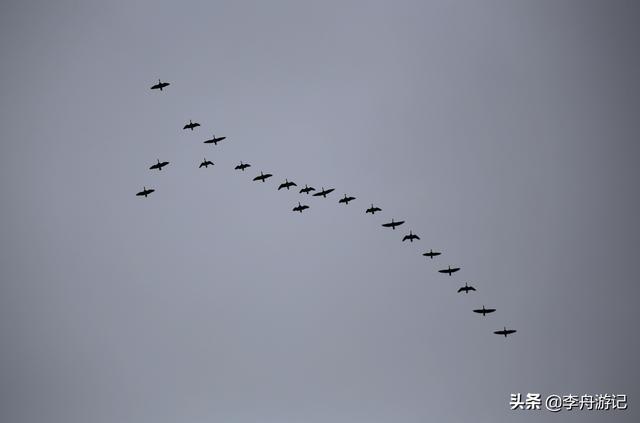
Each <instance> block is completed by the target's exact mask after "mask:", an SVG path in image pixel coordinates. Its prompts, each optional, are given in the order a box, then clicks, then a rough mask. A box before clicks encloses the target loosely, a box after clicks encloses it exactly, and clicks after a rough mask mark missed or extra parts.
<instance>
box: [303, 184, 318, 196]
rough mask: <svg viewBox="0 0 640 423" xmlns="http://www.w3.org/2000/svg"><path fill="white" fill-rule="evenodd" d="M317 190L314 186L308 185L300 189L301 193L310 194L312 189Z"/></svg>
mask: <svg viewBox="0 0 640 423" xmlns="http://www.w3.org/2000/svg"><path fill="white" fill-rule="evenodd" d="M315 190H316V189H315V188H314V187H308V186H307V185H305V186H304V188H302V189H301V190H300V194H302V193H303V192H304V193H305V194H307V195H309V193H310V192H311V191H315Z"/></svg>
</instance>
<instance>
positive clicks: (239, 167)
mask: <svg viewBox="0 0 640 423" xmlns="http://www.w3.org/2000/svg"><path fill="white" fill-rule="evenodd" d="M248 167H251V165H250V164H249V163H242V162H240V164H239V165H238V166H236V170H241V171H243V172H244V170H245V169H246V168H248Z"/></svg>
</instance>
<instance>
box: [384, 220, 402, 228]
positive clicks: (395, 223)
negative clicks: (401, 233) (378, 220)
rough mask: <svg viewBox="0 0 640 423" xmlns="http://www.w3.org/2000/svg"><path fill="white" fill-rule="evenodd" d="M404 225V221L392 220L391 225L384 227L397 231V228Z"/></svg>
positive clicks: (387, 224)
mask: <svg viewBox="0 0 640 423" xmlns="http://www.w3.org/2000/svg"><path fill="white" fill-rule="evenodd" d="M403 223H404V220H401V221H399V222H396V221H394V220H393V219H391V222H389V223H383V224H382V226H384V227H385V228H391V229H393V230H395V229H396V226H400V225H402V224H403Z"/></svg>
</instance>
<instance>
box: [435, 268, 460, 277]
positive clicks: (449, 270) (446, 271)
mask: <svg viewBox="0 0 640 423" xmlns="http://www.w3.org/2000/svg"><path fill="white" fill-rule="evenodd" d="M458 270H460V268H459V267H453V268H452V267H451V266H449V268H448V269H440V270H438V272H440V273H448V274H449V276H451V274H452V273H455V272H457V271H458Z"/></svg>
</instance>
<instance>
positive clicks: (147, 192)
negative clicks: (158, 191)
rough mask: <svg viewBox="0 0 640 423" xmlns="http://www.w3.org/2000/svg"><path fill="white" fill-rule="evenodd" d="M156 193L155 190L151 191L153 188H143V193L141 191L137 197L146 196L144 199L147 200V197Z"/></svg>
mask: <svg viewBox="0 0 640 423" xmlns="http://www.w3.org/2000/svg"><path fill="white" fill-rule="evenodd" d="M154 191H155V189H151V188H149V189H147V187H142V191H140V192H139V193H137V194H136V195H137V196H139V197H141V196H144V198H147V195H149V194H151V193H152V192H154Z"/></svg>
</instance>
